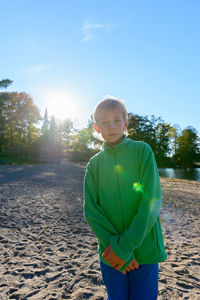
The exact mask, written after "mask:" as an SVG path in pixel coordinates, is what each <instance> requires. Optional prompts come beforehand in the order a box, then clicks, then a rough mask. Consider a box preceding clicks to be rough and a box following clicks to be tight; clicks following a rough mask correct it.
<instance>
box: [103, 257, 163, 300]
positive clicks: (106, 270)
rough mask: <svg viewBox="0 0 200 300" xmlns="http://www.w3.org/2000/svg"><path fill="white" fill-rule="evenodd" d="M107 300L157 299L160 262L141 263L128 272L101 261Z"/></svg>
mask: <svg viewBox="0 0 200 300" xmlns="http://www.w3.org/2000/svg"><path fill="white" fill-rule="evenodd" d="M100 268H101V273H102V278H103V282H104V284H105V286H106V289H107V294H108V298H107V300H156V299H157V296H158V264H152V265H140V266H139V269H135V270H132V271H130V272H127V273H126V274H125V275H124V274H122V273H121V272H120V271H118V270H116V269H114V268H112V267H110V266H107V265H106V264H104V263H102V262H101V261H100Z"/></svg>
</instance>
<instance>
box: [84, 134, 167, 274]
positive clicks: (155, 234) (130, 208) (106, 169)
mask: <svg viewBox="0 0 200 300" xmlns="http://www.w3.org/2000/svg"><path fill="white" fill-rule="evenodd" d="M161 203H162V200H161V188H160V179H159V174H158V169H157V165H156V161H155V158H154V154H153V152H152V150H151V148H150V146H149V145H148V144H146V143H144V142H136V141H133V140H131V139H127V137H126V136H125V137H124V139H123V141H122V142H121V143H120V144H117V145H114V146H109V145H108V144H106V143H104V149H103V150H102V151H101V152H99V153H98V154H96V155H95V156H93V157H92V158H91V159H90V161H89V163H88V165H87V169H86V174H85V178H84V216H85V219H86V221H87V222H88V224H89V226H90V227H91V229H92V231H93V232H94V233H95V235H96V236H97V239H98V253H99V258H100V260H101V261H102V262H104V263H105V264H107V265H109V263H108V262H107V261H106V260H105V259H104V258H103V257H102V254H103V252H104V250H105V249H106V248H107V247H108V246H109V245H111V247H112V249H113V251H114V252H115V253H116V254H117V255H118V256H119V257H120V258H121V259H123V260H125V261H126V264H125V265H124V266H123V267H122V269H121V271H122V270H124V269H125V268H126V266H128V265H129V264H130V263H131V261H132V260H133V259H134V258H136V260H137V261H138V263H139V264H154V263H158V262H162V261H164V260H165V259H166V257H167V255H166V252H165V249H164V243H163V236H162V230H161V225H160V217H159V215H160V208H161Z"/></svg>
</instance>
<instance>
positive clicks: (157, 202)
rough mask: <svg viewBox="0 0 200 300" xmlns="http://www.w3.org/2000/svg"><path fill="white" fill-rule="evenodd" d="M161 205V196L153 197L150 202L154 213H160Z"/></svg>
mask: <svg viewBox="0 0 200 300" xmlns="http://www.w3.org/2000/svg"><path fill="white" fill-rule="evenodd" d="M160 207H161V200H160V199H159V198H153V199H151V201H150V202H149V209H150V211H151V213H152V214H154V215H159V213H160Z"/></svg>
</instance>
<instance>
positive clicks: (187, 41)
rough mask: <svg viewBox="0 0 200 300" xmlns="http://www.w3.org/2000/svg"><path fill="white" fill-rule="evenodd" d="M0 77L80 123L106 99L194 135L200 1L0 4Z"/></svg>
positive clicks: (199, 93) (199, 86)
mask: <svg viewBox="0 0 200 300" xmlns="http://www.w3.org/2000/svg"><path fill="white" fill-rule="evenodd" d="M0 7H1V18H0V41H1V46H0V80H2V79H6V78H9V79H11V80H13V81H14V83H13V85H12V86H11V87H10V88H9V89H8V91H18V92H21V91H25V92H27V93H29V94H30V95H31V96H32V97H33V100H34V103H35V104H36V105H37V106H38V107H39V109H40V112H41V114H42V115H44V110H45V107H47V108H48V111H49V115H52V114H55V115H56V117H57V118H68V117H71V118H72V119H74V118H76V119H77V121H76V124H77V126H85V125H86V124H87V120H88V119H89V118H90V115H91V113H92V111H93V108H94V106H95V104H96V103H97V102H98V101H99V100H100V99H101V98H102V97H103V96H105V95H108V94H109V95H113V96H116V97H120V98H123V99H124V100H125V102H126V104H127V109H128V112H133V113H137V114H139V115H149V116H150V115H155V116H157V117H158V116H161V117H162V118H163V119H164V120H165V122H168V123H170V124H171V125H173V124H175V123H176V124H179V125H180V126H181V128H182V129H184V128H185V127H186V126H189V125H190V126H193V127H195V128H196V129H197V130H198V132H199V133H200V121H199V120H200V117H199V115H200V54H199V53H200V18H199V15H200V2H199V1H198V0H196V1H193V0H191V1H188V0H166V1H164V0H160V1H158V0H157V1H154V0H146V1H142V0H140V1H139V0H138V1H134V0H132V1H126V0H124V1H116V0H115V1H113V0H111V1H105V0H101V1H97V0H91V1H87V0H74V1H72V0H57V1H52V0H48V1H47V0H42V1H38V0H34V1H33V0H29V1H27V0H18V1H2V0H0Z"/></svg>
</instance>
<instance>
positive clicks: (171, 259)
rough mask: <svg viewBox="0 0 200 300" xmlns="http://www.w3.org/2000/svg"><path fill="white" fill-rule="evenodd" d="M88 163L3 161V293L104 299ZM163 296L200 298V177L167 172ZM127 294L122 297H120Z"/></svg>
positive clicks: (35, 299) (36, 298)
mask: <svg viewBox="0 0 200 300" xmlns="http://www.w3.org/2000/svg"><path fill="white" fill-rule="evenodd" d="M84 172H85V166H84V165H83V164H79V163H72V162H64V161H63V162H56V161H55V162H53V163H48V164H43V165H42V164H41V165H30V166H0V300H7V299H24V300H25V299H29V300H40V299H49V300H50V299H51V300H54V299H55V300H59V299H73V300H81V299H91V300H105V299H106V292H105V288H104V286H103V283H102V280H101V274H100V269H99V262H98V256H97V242H96V238H95V236H94V235H93V233H92V232H91V230H90V229H89V227H88V225H87V224H86V222H85V221H84V219H83V209H82V205H83V191H82V182H83V176H84ZM161 184H162V195H163V207H162V211H161V222H162V227H163V234H164V241H165V245H166V251H167V254H168V259H167V260H166V261H165V262H164V263H161V264H160V265H159V269H160V274H159V297H158V299H159V300H164V299H166V300H170V299H200V252H199V249H200V228H199V219H200V182H195V181H188V180H176V179H164V178H161ZM122 300H123V299H122Z"/></svg>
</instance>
